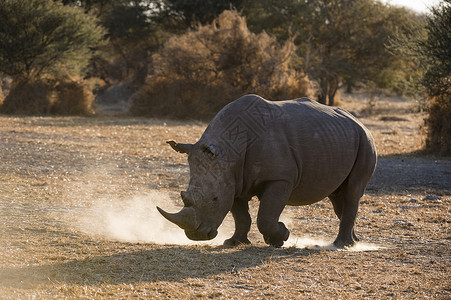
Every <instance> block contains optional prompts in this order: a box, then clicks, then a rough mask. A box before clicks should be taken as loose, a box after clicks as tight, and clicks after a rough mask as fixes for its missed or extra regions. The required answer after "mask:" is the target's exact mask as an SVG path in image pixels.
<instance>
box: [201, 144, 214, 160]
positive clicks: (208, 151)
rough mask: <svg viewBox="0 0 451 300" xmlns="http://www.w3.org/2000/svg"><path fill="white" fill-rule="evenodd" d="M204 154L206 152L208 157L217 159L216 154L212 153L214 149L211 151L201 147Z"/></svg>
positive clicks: (208, 148) (203, 146)
mask: <svg viewBox="0 0 451 300" xmlns="http://www.w3.org/2000/svg"><path fill="white" fill-rule="evenodd" d="M201 149H202V152H204V153H205V154H207V155H208V156H210V157H212V158H215V157H216V154H215V153H214V152H213V151H212V149H210V147H208V146H205V145H202V146H201Z"/></svg>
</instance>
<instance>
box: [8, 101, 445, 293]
mask: <svg viewBox="0 0 451 300" xmlns="http://www.w3.org/2000/svg"><path fill="white" fill-rule="evenodd" d="M340 105H341V106H343V107H345V108H348V109H349V110H351V111H353V112H354V113H355V114H357V115H359V116H360V119H361V120H362V121H363V122H364V123H365V124H366V125H367V126H368V127H369V128H370V130H371V131H372V133H373V134H374V136H375V139H376V143H377V147H378V151H379V165H378V169H377V170H376V173H375V175H374V178H373V180H372V181H371V183H370V185H369V187H368V190H367V193H366V195H365V196H364V197H363V198H362V200H361V207H360V211H359V215H358V220H357V225H356V230H357V234H358V235H359V237H360V238H361V242H360V244H359V245H358V247H357V248H356V249H350V250H344V251H336V250H333V249H331V247H330V246H329V245H328V244H329V243H330V242H331V241H333V239H334V238H335V235H336V233H337V230H338V220H337V219H336V217H335V216H334V214H333V209H332V205H331V204H330V203H329V201H328V200H324V201H322V202H320V203H317V204H314V205H310V206H305V207H287V208H286V210H285V211H284V213H283V216H282V219H283V221H284V222H285V223H286V224H287V227H288V228H289V229H290V230H291V239H290V240H289V242H288V243H287V245H286V247H284V248H280V249H275V248H272V247H268V246H267V245H265V244H264V242H263V238H262V236H261V235H260V234H259V233H258V230H257V229H256V226H255V224H253V225H252V229H251V234H250V239H251V241H252V243H253V244H252V245H251V246H242V247H237V248H225V247H223V246H221V243H222V241H223V239H224V238H225V237H227V236H228V235H230V234H231V228H230V226H231V224H230V223H231V221H230V218H229V217H228V218H227V219H226V221H225V223H224V224H223V226H222V227H221V228H220V235H219V236H218V237H217V238H216V239H215V240H213V241H211V242H207V243H190V242H189V241H188V240H187V239H185V238H184V237H183V232H182V230H180V229H178V228H174V227H170V226H171V224H169V223H168V222H166V221H165V220H163V219H162V218H161V217H160V216H159V215H158V214H157V213H156V210H155V205H156V204H158V205H160V206H162V207H164V208H167V209H168V210H176V209H177V208H178V207H180V206H181V205H182V204H181V201H180V199H179V196H178V193H179V191H180V190H183V189H184V188H186V185H187V182H188V176H189V170H188V167H187V163H186V157H185V156H184V155H180V154H178V153H175V152H174V151H172V150H171V149H170V147H169V146H167V145H166V144H165V143H164V141H165V140H166V139H169V138H171V139H176V140H178V141H181V142H192V141H195V140H196V139H197V138H199V137H200V135H201V133H202V132H203V130H204V128H205V126H206V123H200V122H180V121H170V120H164V119H141V118H132V117H115V118H113V117H97V118H93V117H55V116H53V117H14V116H0V138H1V142H0V157H1V159H0V220H1V222H0V236H1V239H0V243H1V244H0V295H1V298H2V299H27V298H33V299H50V298H58V299H62V298H69V299H85V298H89V299H102V298H117V299H118V298H122V299H123V298H152V299H154V298H161V299H167V298H169V299H171V298H173V299H193V298H219V299H220V298H224V299H229V298H230V299H243V298H253V299H264V298H268V299H295V298H299V299H302V298H315V299H354V298H373V299H386V298H398V299H415V298H417V299H418V298H437V299H449V298H450V297H451V284H450V283H451V280H450V279H451V278H450V277H451V276H450V267H451V260H450V243H451V241H450V219H451V211H450V207H451V184H450V178H451V173H450V170H451V163H450V161H449V160H443V159H436V158H434V157H428V156H424V155H422V154H421V153H419V152H418V150H420V149H421V148H422V146H423V145H422V143H423V139H422V135H421V134H420V129H419V128H420V125H421V124H422V119H423V117H424V115H423V114H422V113H417V112H416V111H417V109H416V106H415V104H414V103H411V102H409V101H406V100H403V99H385V98H381V99H380V100H378V101H377V102H376V103H374V102H372V103H367V102H366V100H364V99H361V97H359V95H355V96H353V97H342V99H341V100H340ZM257 205H258V201H257V200H256V199H255V200H253V201H252V205H251V206H252V208H251V214H252V215H253V216H254V219H255V214H256V207H257Z"/></svg>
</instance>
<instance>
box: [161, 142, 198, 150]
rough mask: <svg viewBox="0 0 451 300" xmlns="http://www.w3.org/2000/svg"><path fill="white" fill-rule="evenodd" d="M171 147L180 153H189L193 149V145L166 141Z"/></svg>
mask: <svg viewBox="0 0 451 300" xmlns="http://www.w3.org/2000/svg"><path fill="white" fill-rule="evenodd" d="M166 143H168V144H169V145H171V147H172V149H174V150H175V151H177V152H179V153H189V152H190V151H191V149H192V148H193V144H179V143H176V142H175V141H166Z"/></svg>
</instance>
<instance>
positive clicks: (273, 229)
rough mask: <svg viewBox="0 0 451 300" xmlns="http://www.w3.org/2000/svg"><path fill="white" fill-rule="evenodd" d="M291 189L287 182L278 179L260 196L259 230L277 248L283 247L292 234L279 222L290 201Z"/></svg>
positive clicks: (266, 240) (268, 242)
mask: <svg viewBox="0 0 451 300" xmlns="http://www.w3.org/2000/svg"><path fill="white" fill-rule="evenodd" d="M291 190H292V189H291V186H290V185H289V184H288V183H287V182H284V181H276V182H272V183H268V184H267V186H265V188H264V190H263V191H262V193H261V194H260V195H259V196H258V197H259V199H260V207H259V209H258V216H257V227H258V230H259V231H260V233H261V234H263V238H264V240H265V242H266V243H267V244H269V245H271V246H273V247H276V248H279V247H282V245H283V243H284V242H285V241H286V240H288V237H289V236H290V231H289V230H288V229H287V228H286V227H285V225H284V224H283V223H282V222H279V217H280V214H281V213H282V211H283V209H284V207H285V205H286V203H287V202H288V198H289V196H290V193H291Z"/></svg>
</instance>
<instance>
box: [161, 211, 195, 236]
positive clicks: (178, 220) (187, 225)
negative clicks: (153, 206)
mask: <svg viewBox="0 0 451 300" xmlns="http://www.w3.org/2000/svg"><path fill="white" fill-rule="evenodd" d="M157 209H158V211H159V212H160V214H161V215H162V216H163V217H165V218H166V219H167V220H169V221H171V222H172V223H174V224H176V225H177V226H179V227H180V228H182V229H184V230H187V231H196V230H197V228H199V226H200V221H199V219H198V218H197V215H196V211H195V210H194V208H193V207H183V208H182V210H181V211H179V212H178V213H174V214H171V213H168V212H166V211H164V210H163V209H161V208H159V207H158V206H157Z"/></svg>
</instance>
